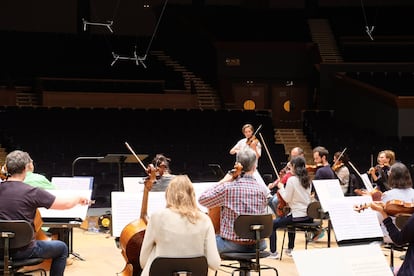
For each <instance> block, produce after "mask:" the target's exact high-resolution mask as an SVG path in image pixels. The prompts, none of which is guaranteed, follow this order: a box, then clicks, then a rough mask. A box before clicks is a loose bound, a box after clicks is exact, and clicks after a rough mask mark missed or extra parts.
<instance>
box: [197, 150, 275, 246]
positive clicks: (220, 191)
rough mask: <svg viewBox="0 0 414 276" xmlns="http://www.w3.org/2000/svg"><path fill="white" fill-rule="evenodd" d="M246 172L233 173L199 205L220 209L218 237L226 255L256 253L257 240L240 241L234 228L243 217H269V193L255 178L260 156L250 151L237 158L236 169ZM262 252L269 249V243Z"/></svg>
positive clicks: (263, 242)
mask: <svg viewBox="0 0 414 276" xmlns="http://www.w3.org/2000/svg"><path fill="white" fill-rule="evenodd" d="M237 165H241V166H242V172H241V174H240V175H238V173H237V170H236V172H235V171H230V172H229V173H228V174H227V175H226V176H224V178H223V179H222V180H220V181H219V182H218V183H217V184H216V185H214V186H213V187H211V188H209V189H207V190H206V191H204V192H203V193H202V194H201V196H200V198H199V199H198V200H199V203H200V204H201V205H203V206H205V207H207V208H210V209H211V208H215V207H220V209H221V212H220V233H219V234H218V235H216V242H217V248H218V250H219V252H220V253H222V252H255V250H256V247H255V241H254V240H246V239H240V238H239V237H237V236H236V234H235V232H234V229H233V225H234V221H235V219H236V218H237V217H238V216H239V215H244V214H265V213H266V207H267V198H268V196H269V190H268V189H267V187H265V186H264V185H261V184H259V183H258V182H257V181H256V180H255V178H254V177H253V173H254V171H255V170H256V154H255V152H254V151H253V150H252V149H250V148H246V149H244V150H242V151H239V152H238V153H237V155H236V166H235V167H237ZM261 249H262V250H264V249H266V242H265V240H263V241H262V243H261Z"/></svg>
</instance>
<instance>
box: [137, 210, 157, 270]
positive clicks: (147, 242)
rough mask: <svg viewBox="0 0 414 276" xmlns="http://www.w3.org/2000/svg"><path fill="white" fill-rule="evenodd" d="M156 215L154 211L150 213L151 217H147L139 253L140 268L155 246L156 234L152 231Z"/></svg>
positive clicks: (154, 227)
mask: <svg viewBox="0 0 414 276" xmlns="http://www.w3.org/2000/svg"><path fill="white" fill-rule="evenodd" d="M156 216H157V214H156V213H154V214H152V215H151V218H150V219H149V221H148V224H147V227H146V229H145V235H144V240H143V241H142V246H141V252H140V254H139V263H140V265H141V267H142V268H144V267H145V265H147V262H148V259H149V256H150V255H151V252H152V251H153V250H154V247H155V236H156V234H155V233H154V232H155V229H156V226H154V224H155V225H156V222H155V221H156ZM148 265H151V264H148Z"/></svg>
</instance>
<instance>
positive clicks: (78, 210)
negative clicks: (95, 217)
mask: <svg viewBox="0 0 414 276" xmlns="http://www.w3.org/2000/svg"><path fill="white" fill-rule="evenodd" d="M48 192H50V193H51V194H54V195H56V196H59V197H67V196H69V197H71V196H84V197H86V198H88V199H91V194H92V190H85V189H83V190H48ZM88 208H89V206H87V205H80V204H78V205H76V206H75V207H73V208H71V209H66V210H54V209H46V208H39V211H40V214H41V216H42V218H68V221H69V220H70V219H72V220H73V219H77V218H80V219H82V220H84V219H85V218H86V214H87V212H88Z"/></svg>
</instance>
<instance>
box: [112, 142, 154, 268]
mask: <svg viewBox="0 0 414 276" xmlns="http://www.w3.org/2000/svg"><path fill="white" fill-rule="evenodd" d="M125 145H126V146H127V147H128V149H129V150H130V151H131V152H132V154H133V155H134V156H135V158H137V160H138V162H139V163H140V164H141V165H142V166H143V167H144V169H145V170H146V171H147V173H148V177H147V178H146V179H145V181H144V185H145V186H144V193H143V196H142V204H141V214H140V218H139V219H137V220H134V221H132V222H130V223H129V224H127V225H126V226H125V227H124V228H123V229H122V232H121V235H120V237H119V244H120V247H121V249H122V252H121V254H122V256H123V257H124V259H125V261H126V264H125V267H124V269H123V270H122V271H121V272H120V273H118V275H122V276H138V275H141V272H142V268H141V265H140V263H139V256H140V252H141V246H142V242H143V240H144V235H145V229H146V228H147V223H148V216H147V208H148V192H149V191H150V190H151V188H152V185H153V184H154V182H155V181H156V173H155V172H156V170H155V167H154V166H153V165H149V166H148V169H146V168H145V166H144V165H143V164H142V162H141V160H140V159H139V158H138V156H137V155H136V154H135V152H134V151H133V150H132V148H131V147H130V146H129V145H128V143H126V142H125Z"/></svg>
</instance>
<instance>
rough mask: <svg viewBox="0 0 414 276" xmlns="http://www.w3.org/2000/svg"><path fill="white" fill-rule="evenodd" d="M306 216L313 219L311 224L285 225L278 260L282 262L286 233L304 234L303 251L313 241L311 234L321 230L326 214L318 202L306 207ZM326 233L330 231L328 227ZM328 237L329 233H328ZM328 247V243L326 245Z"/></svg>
mask: <svg viewBox="0 0 414 276" xmlns="http://www.w3.org/2000/svg"><path fill="white" fill-rule="evenodd" d="M306 212H307V216H308V217H310V218H312V219H313V222H296V223H292V224H289V225H286V227H285V229H284V232H283V240H282V249H281V251H280V258H279V259H280V260H282V255H283V248H284V244H285V238H286V233H289V232H296V231H303V232H304V233H305V249H308V243H309V242H310V241H312V239H313V233H314V232H316V231H318V230H320V229H323V227H322V225H323V219H324V218H325V217H326V213H325V212H324V211H323V209H322V206H321V203H320V202H319V201H313V202H311V203H309V205H308V207H307V211H306ZM328 232H330V229H329V227H328ZM328 235H329V236H330V233H328ZM328 247H329V243H328Z"/></svg>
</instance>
